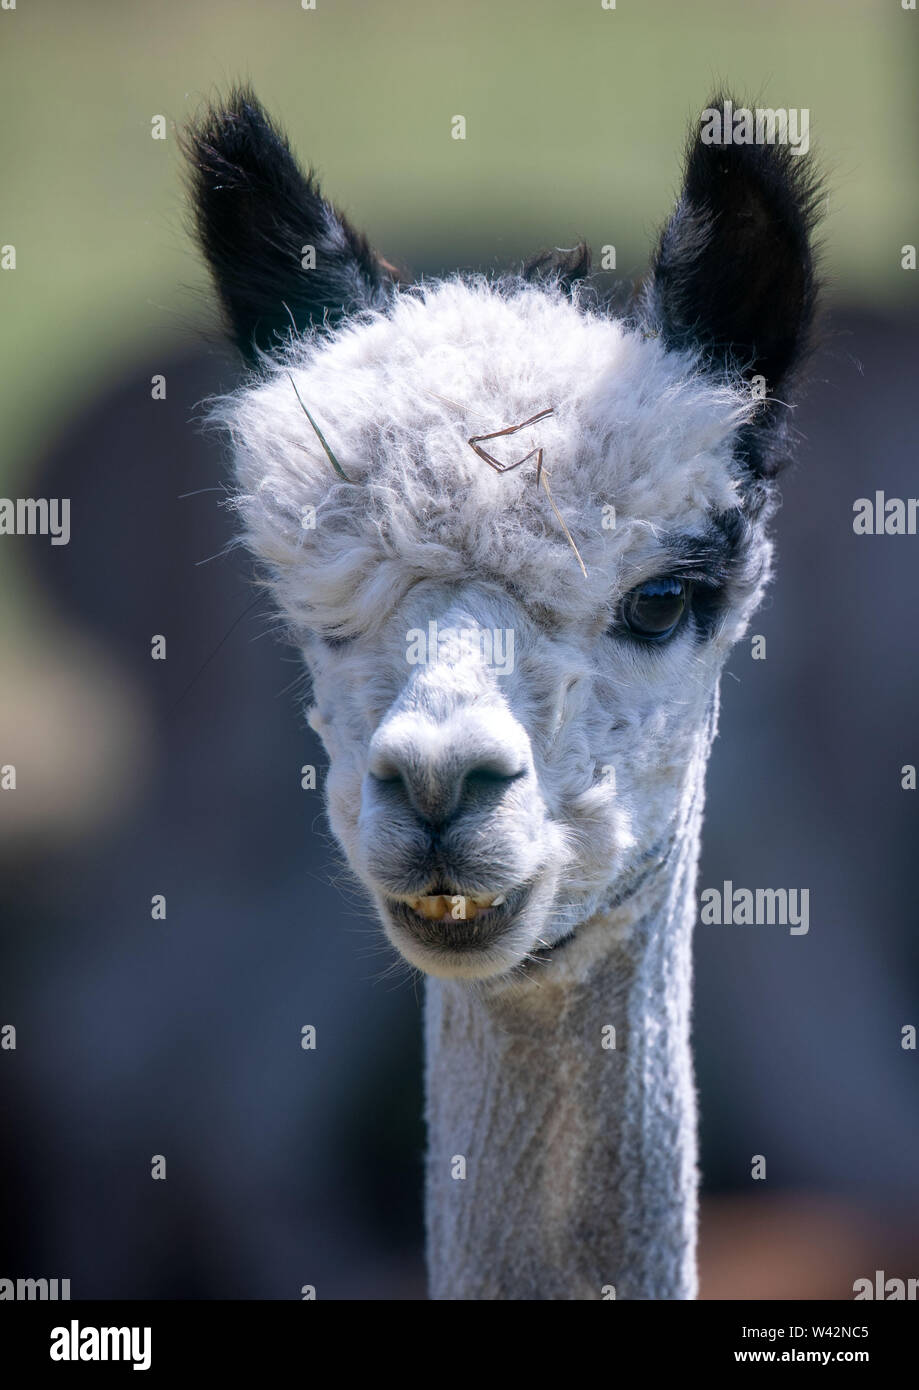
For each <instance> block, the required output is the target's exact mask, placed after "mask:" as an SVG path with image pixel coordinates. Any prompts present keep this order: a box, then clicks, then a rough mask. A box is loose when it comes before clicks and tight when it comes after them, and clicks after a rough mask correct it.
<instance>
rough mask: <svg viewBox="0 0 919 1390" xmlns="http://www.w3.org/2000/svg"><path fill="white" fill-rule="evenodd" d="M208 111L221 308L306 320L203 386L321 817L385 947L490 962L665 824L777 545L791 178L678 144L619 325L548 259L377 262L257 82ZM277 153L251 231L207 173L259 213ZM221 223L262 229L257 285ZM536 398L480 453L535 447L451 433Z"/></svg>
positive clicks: (802, 232)
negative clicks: (292, 665)
mask: <svg viewBox="0 0 919 1390" xmlns="http://www.w3.org/2000/svg"><path fill="white" fill-rule="evenodd" d="M208 122H209V123H205V124H204V125H202V126H201V127H199V128H198V130H197V132H195V134H194V136H193V139H192V145H191V149H192V154H193V158H194V160H195V167H196V171H197V173H196V178H197V179H198V187H197V195H198V210H199V226H200V230H201V235H202V240H203V242H204V245H205V249H206V250H207V252H208V255H209V258H210V259H211V262H212V264H213V265H214V268H215V272H216V273H217V279H218V286H219V287H220V289H221V294H222V297H223V300H224V304H225V307H226V309H227V312H228V314H229V317H230V319H231V322H232V323H233V324H234V327H235V328H236V332H237V337H238V339H239V340H240V341H241V343H242V344H243V345H244V346H245V345H248V346H250V347H251V343H252V339H253V335H254V337H255V341H256V345H259V332H261V331H268V329H270V328H271V324H272V322H273V321H272V319H271V316H270V314H269V315H267V317H266V315H265V314H264V313H262V314H260V315H258V316H255V315H254V314H252V313H251V312H250V313H248V317H247V305H248V304H249V303H250V301H253V300H255V301H256V302H258V301H261V302H262V303H263V304H271V305H274V304H275V301H276V299H277V296H278V295H279V294H281V292H282V289H283V290H284V298H283V303H284V305H285V306H286V308H287V309H288V311H289V312H290V314H291V317H292V318H293V320H294V324H295V326H296V327H297V329H298V330H300V331H298V332H296V333H295V334H293V335H291V337H290V341H289V342H288V343H287V344H286V345H285V346H284V348H283V350H281V351H279V350H278V345H277V343H276V342H273V341H270V340H269V339H268V338H264V339H263V340H262V341H261V344H260V345H261V347H262V348H263V349H266V350H267V349H273V351H274V356H273V357H272V358H262V359H261V366H262V369H263V370H262V375H261V379H260V380H259V381H257V382H255V383H254V384H249V385H247V386H245V387H244V388H242V389H241V391H239V392H238V393H236V394H235V395H234V396H232V397H229V398H227V399H226V400H225V401H224V402H223V403H222V405H221V406H220V408H219V411H218V414H219V417H220V418H221V420H222V421H223V422H224V423H225V424H226V425H227V426H228V428H229V430H230V432H231V435H232V438H233V440H234V444H235V463H236V472H237V478H238V481H239V487H240V491H239V497H238V505H239V508H240V511H241V513H242V516H243V519H244V522H245V527H246V534H247V538H248V541H249V544H250V545H251V547H252V549H253V551H254V552H255V554H256V555H257V556H258V557H259V558H260V560H261V561H262V563H263V565H264V566H265V567H266V569H267V571H268V573H269V575H270V579H271V583H272V587H273V591H274V594H275V597H276V599H277V602H278V604H279V606H280V608H281V610H282V611H283V613H284V615H285V618H286V619H287V621H288V623H289V627H290V631H291V634H292V636H293V638H294V640H296V641H297V642H298V644H299V645H300V647H301V649H302V650H303V653H304V656H305V659H306V662H307V664H308V667H309V670H310V673H311V677H312V687H313V698H314V705H313V708H312V710H311V712H310V719H311V722H312V724H313V726H314V728H315V729H316V730H317V732H318V733H319V735H320V736H321V738H322V740H323V742H324V744H325V747H326V750H327V752H328V754H329V771H328V779H327V800H328V808H329V814H330V820H331V824H332V827H333V829H334V831H335V833H336V835H337V837H338V839H339V841H340V843H341V845H342V847H343V848H344V851H345V853H346V855H347V858H348V861H349V863H350V865H351V867H352V868H353V869H354V871H355V873H356V874H357V875H358V876H359V878H360V879H361V881H362V882H363V883H364V885H365V886H366V888H367V889H368V891H369V892H370V894H371V895H372V897H373V899H374V901H375V903H376V906H377V909H378V911H379V915H380V918H381V921H382V923H383V926H384V928H385V930H386V932H387V934H388V936H389V938H390V940H391V941H392V943H393V944H394V945H395V946H396V948H397V949H398V950H399V951H400V952H401V953H402V955H403V956H404V957H405V958H406V960H408V961H409V962H411V963H412V964H413V965H415V966H418V967H419V968H421V969H422V970H425V971H428V972H429V973H432V974H437V975H442V976H453V977H458V978H466V979H476V978H487V977H504V976H509V975H510V974H511V973H512V972H513V971H514V969H515V967H517V966H519V965H520V964H521V962H523V961H524V960H525V959H526V958H528V957H530V956H532V955H533V954H535V953H536V952H540V953H543V954H546V955H548V953H550V952H551V950H552V949H554V948H557V947H558V946H559V945H560V944H561V943H564V942H567V941H568V940H569V939H570V938H571V937H572V936H576V934H577V928H578V925H579V924H580V923H583V922H584V921H585V920H586V919H588V918H590V917H591V916H593V915H594V914H595V913H597V912H598V911H600V910H602V909H603V908H605V907H607V906H609V905H610V904H612V903H614V902H618V901H621V900H622V899H623V898H625V897H627V896H628V895H629V894H630V893H631V892H633V891H635V890H636V889H637V888H638V887H639V886H640V885H641V884H642V882H643V881H644V880H645V879H646V878H647V877H648V875H649V874H651V873H653V872H654V870H655V869H656V868H657V867H658V866H659V865H661V864H663V863H665V862H666V860H667V858H668V856H669V855H670V853H671V851H672V849H673V846H674V844H675V842H676V840H677V838H678V836H679V834H680V831H681V826H682V823H683V821H684V819H685V816H686V814H687V808H686V804H685V803H686V795H687V784H688V770H689V769H690V767H692V766H694V765H697V764H698V760H699V758H700V756H701V757H704V754H705V751H706V750H707V744H708V739H709V736H710V733H711V729H712V726H713V719H714V710H715V706H716V700H717V686H718V679H719V675H720V671H721V668H722V665H723V662H724V659H725V657H726V654H727V652H728V651H729V649H730V647H731V645H732V644H733V643H734V642H735V641H736V640H737V638H738V637H739V636H740V634H741V633H742V632H743V631H744V629H745V627H746V624H747V622H748V619H749V616H750V614H751V613H752V611H753V609H754V608H755V606H756V603H757V602H758V599H759V596H760V594H761V592H762V587H763V585H764V583H765V580H766V578H767V575H768V569H769V560H770V546H769V542H768V540H767V538H766V535H765V530H764V527H765V522H766V519H767V517H768V514H769V511H770V502H771V491H770V487H769V481H768V480H769V479H770V478H771V476H772V474H773V472H774V470H775V462H776V458H777V455H778V453H779V452H780V448H781V442H782V434H783V430H782V421H781V414H780V409H784V407H782V408H779V407H778V406H777V405H776V403H775V402H774V401H770V400H766V401H764V400H763V398H762V390H761V388H760V386H759V382H760V381H761V380H765V381H766V383H767V389H768V390H773V389H774V388H775V387H777V386H778V385H779V384H781V383H784V382H785V381H786V378H787V376H788V373H789V371H790V369H791V367H792V366H793V364H794V362H795V361H796V360H797V358H798V357H799V356H800V352H801V349H802V346H803V339H804V336H805V334H806V330H807V327H808V325H809V319H810V305H811V300H812V283H811V279H810V271H809V262H808V263H807V265H806V266H805V268H804V271H803V272H802V266H801V247H802V245H803V247H804V249H805V251H806V246H807V237H806V231H807V225H808V219H809V217H810V205H811V204H810V201H809V200H811V201H812V198H813V193H812V188H811V186H810V185H809V184H808V183H807V182H806V180H805V179H804V178H803V176H802V174H801V173H800V172H799V171H797V170H795V168H794V164H793V161H789V160H788V158H787V157H785V158H784V159H783V158H782V156H781V151H771V152H770V153H769V154H768V155H766V157H765V158H764V157H763V156H764V155H765V152H764V151H763V150H756V149H754V150H753V151H752V156H753V157H752V158H751V149H750V147H744V146H740V147H732V148H730V149H729V150H722V151H716V152H715V153H716V155H717V156H719V157H720V159H721V165H716V164H714V163H707V162H706V161H708V160H709V155H710V147H703V146H699V147H698V148H697V149H696V150H694V151H693V152H692V153H691V155H690V161H689V165H688V167H687V185H686V189H685V190H684V197H683V199H682V200H681V204H680V206H679V207H678V210H677V213H676V214H675V216H674V219H673V221H672V222H671V224H670V225H669V227H668V228H667V230H666V231H665V233H664V235H663V237H662V239H661V243H660V246H659V248H658V252H657V257H656V261H655V265H654V269H653V271H652V274H651V276H650V278H649V281H648V283H647V285H646V287H645V290H644V293H643V296H642V299H641V301H640V303H639V305H638V307H637V309H636V312H635V313H634V314H633V315H632V316H631V317H630V318H629V319H628V320H626V321H623V320H618V319H616V318H613V317H610V316H609V315H608V314H607V313H606V312H605V311H604V310H603V309H602V308H601V307H599V306H597V305H593V306H592V305H591V304H590V303H589V302H587V299H586V296H582V295H580V293H579V292H578V289H577V288H575V289H574V290H572V289H571V287H570V286H566V283H565V276H564V275H563V274H557V275H555V276H553V277H550V280H549V282H548V283H538V282H533V280H532V279H530V278H527V276H526V275H524V276H519V277H509V278H507V279H505V280H499V281H494V282H488V281H486V280H484V279H482V278H474V279H471V280H461V279H459V278H457V279H452V280H448V281H444V282H439V283H436V284H434V285H432V286H430V287H422V288H420V289H415V290H410V291H398V290H396V288H395V287H394V286H392V285H391V284H390V285H389V286H388V287H387V285H386V283H385V275H384V273H383V269H382V268H381V263H379V262H377V261H375V260H374V259H373V257H372V253H371V252H370V251H369V249H368V248H367V246H366V243H365V242H363V240H362V239H361V238H358V237H357V235H356V234H355V233H354V232H353V231H352V230H351V229H350V228H349V227H348V226H347V224H346V223H344V221H343V220H342V219H340V218H338V215H337V214H335V213H334V211H333V210H332V209H331V208H330V207H329V205H328V204H326V203H324V202H323V201H322V200H321V199H320V198H319V196H318V193H317V192H316V190H315V188H314V187H313V185H312V184H311V182H310V181H309V180H304V179H303V176H302V175H300V174H299V171H297V170H296V166H293V163H292V159H291V156H290V154H289V151H287V149H286V146H282V145H281V144H280V143H279V137H277V135H276V134H275V133H274V132H273V131H272V129H271V127H270V125H268V123H267V121H266V120H265V118H264V116H263V115H262V114H261V112H260V111H259V110H258V108H257V107H255V106H254V105H253V103H252V101H251V98H248V97H245V96H241V97H239V98H238V99H237V102H236V107H235V109H234V112H233V117H232V120H230V119H229V118H228V117H227V116H226V115H225V114H224V116H223V117H221V116H218V115H211V116H210V117H209V118H208ZM215 122H216V125H215V124H214V123H215ZM699 150H702V151H703V154H702V155H700V154H699ZM218 155H219V158H218ZM266 161H268V163H269V165H270V166H271V174H272V177H271V178H270V179H269V180H267V181H266V190H267V187H268V185H269V184H270V190H268V191H266V197H267V196H270V197H272V198H275V199H277V197H278V189H279V188H281V189H283V190H284V191H285V199H283V200H282V204H279V205H276V206H275V207H274V209H273V212H272V218H273V221H272V222H271V224H270V232H271V236H270V238H269V236H268V235H267V229H266V228H265V227H261V226H258V225H256V226H248V224H247V223H246V221H245V218H243V221H242V223H241V224H238V219H237V221H234V220H233V219H232V218H230V217H229V213H228V208H229V209H230V210H233V208H235V210H236V212H237V213H238V212H239V208H238V207H236V206H235V205H232V204H231V205H228V204H227V203H226V200H225V199H224V201H223V202H222V203H221V201H220V199H219V198H218V197H217V196H216V195H217V190H218V187H219V189H220V190H222V191H223V192H224V193H226V191H227V190H229V191H230V192H231V193H232V191H233V188H234V187H236V188H238V189H242V190H243V191H244V192H245V193H246V198H245V212H246V217H248V218H249V219H250V220H251V219H258V218H259V217H261V216H263V215H264V210H263V209H262V210H261V211H260V208H261V203H260V202H259V200H258V199H253V198H252V197H251V196H249V194H250V193H251V191H252V186H253V182H257V179H258V176H259V173H260V171H262V170H263V168H264V166H265V164H266ZM271 161H273V164H272V163H271ZM725 161H726V162H725ZM228 171H229V172H228ZM234 179H235V183H234ZM298 180H299V183H298ZM716 196H718V197H721V198H722V199H726V200H727V203H726V205H725V207H724V208H723V209H721V210H719V208H718V207H717V206H715V205H714V203H713V199H714V198H715V197H716ZM719 211H721V212H723V213H724V214H725V215H723V216H722V215H719ZM729 212H730V213H732V215H734V216H736V217H737V218H739V219H740V221H739V224H738V225H739V226H741V227H742V228H743V229H744V237H743V242H742V249H741V250H738V249H737V248H736V247H735V246H734V244H733V240H732V224H731V218H730V217H729V216H728V215H727V214H728V213H729ZM767 214H768V215H767ZM285 218H287V222H288V223H289V224H290V225H289V227H288V229H287V230H288V232H289V238H288V239H289V240H290V243H291V245H293V244H294V243H296V244H298V245H299V244H300V243H301V242H303V241H306V240H308V239H309V237H310V236H311V237H312V239H313V241H314V242H315V244H316V245H317V246H318V247H322V248H324V250H323V258H324V263H323V270H322V275H323V277H324V278H323V279H322V281H321V283H320V282H317V281H312V282H311V281H309V280H308V279H307V280H306V283H305V285H304V284H303V282H302V279H298V280H296V281H292V282H291V283H290V284H288V285H287V286H286V288H284V287H283V286H281V285H280V283H279V282H280V280H281V278H282V276H283V273H284V268H283V266H282V265H281V264H280V262H278V261H277V252H276V248H277V247H279V246H280V247H282V248H283V244H284V236H283V235H282V234H281V233H282V232H283V230H284V226H285V225H286V224H285V222H284V219H285ZM227 225H232V226H233V228H234V234H235V235H236V236H237V237H239V235H240V232H239V225H242V227H243V231H244V232H245V235H244V236H243V240H244V241H245V240H246V238H248V242H249V244H250V245H251V247H252V248H253V250H254V252H255V253H256V254H257V256H261V260H260V261H259V260H258V259H256V260H255V261H253V262H252V265H251V269H252V270H253V273H254V278H255V281H256V285H255V287H253V277H252V276H250V277H249V278H248V279H244V277H243V275H242V271H241V270H240V269H239V267H235V268H234V265H233V264H232V263H231V260H228V245H229V243H228V238H227V235H226V231H225V229H226V226H227ZM751 225H759V226H760V227H761V229H762V235H763V237H764V238H765V239H764V241H763V244H762V245H759V244H757V243H756V240H755V236H754V237H753V238H752V239H751V233H750V227H751ZM279 229H280V230H279ZM802 238H803V241H802ZM269 243H270V246H271V248H273V249H270V250H269V251H266V249H265V248H266V247H269ZM229 250H231V251H232V250H233V248H232V246H230V247H229ZM236 254H237V256H238V255H239V248H236ZM764 254H768V255H769V256H771V258H772V262H773V266H772V271H771V273H764V270H763V266H762V265H761V263H760V260H759V259H758V258H759V257H761V256H762V255H764ZM751 255H752V257H753V260H752V262H751V260H750V257H751ZM266 258H267V259H266ZM273 258H274V259H273ZM321 259H322V258H321ZM753 271H755V274H753ZM259 276H261V277H262V279H263V280H264V284H263V285H262V286H261V288H260V289H259V287H258V283H257V282H258V279H259ZM317 284H318V285H319V289H320V291H321V292H320V302H319V304H318V305H317V304H316V303H314V302H313V301H312V300H311V299H310V298H309V293H313V292H314V291H315V290H316V288H317ZM307 290H308V291H309V293H307V294H306V298H304V294H305V293H306V291H307ZM298 295H299V298H298V297H297V296H298ZM783 299H785V300H787V303H786V305H785V309H784V311H783V307H782V302H781V301H782V300H783ZM319 308H321V309H322V315H321V319H322V326H321V328H319V327H318V326H315V327H311V326H310V325H318V323H319V320H320V314H319V312H318V310H319ZM332 310H335V312H334V313H333V312H331V311H332ZM263 321H265V322H267V324H268V329H264V330H263V329H260V328H259V327H258V325H259V324H262V323H263ZM271 331H273V330H271ZM307 412H308V415H309V416H311V417H312V419H310V418H308V415H307ZM546 412H548V413H546ZM534 416H540V417H541V418H539V419H537V420H536V421H535V422H534V423H532V424H531V425H528V426H527V427H526V428H524V429H521V430H520V431H518V432H516V433H514V434H511V435H505V436H503V437H498V438H495V439H491V440H489V441H487V442H486V444H485V445H484V447H486V448H488V450H489V452H491V453H492V454H493V455H494V457H495V459H496V460H497V461H498V462H499V464H500V465H504V464H513V463H515V462H516V461H517V460H519V459H522V458H524V456H526V455H528V454H532V455H533V457H531V458H530V459H529V461H528V462H526V463H523V464H520V466H518V467H513V468H510V469H508V471H499V470H498V469H496V468H493V467H492V466H491V465H490V464H489V463H488V461H486V460H485V459H483V458H482V457H481V455H480V454H479V453H477V452H476V451H475V450H474V449H473V448H472V447H471V446H470V443H469V440H470V438H471V437H474V436H480V435H485V434H491V433H494V432H496V431H501V430H504V429H506V428H507V427H512V426H516V425H519V424H521V422H523V421H526V420H530V419H531V418H532V417H534ZM319 431H321V436H322V437H320V434H319ZM537 450H541V455H539V456H537V455H536V451H537ZM330 451H331V454H332V455H333V456H334V459H331V458H330V456H329V454H330ZM538 457H541V460H542V467H541V472H540V471H538V468H537V463H538ZM346 479H347V481H346Z"/></svg>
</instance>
